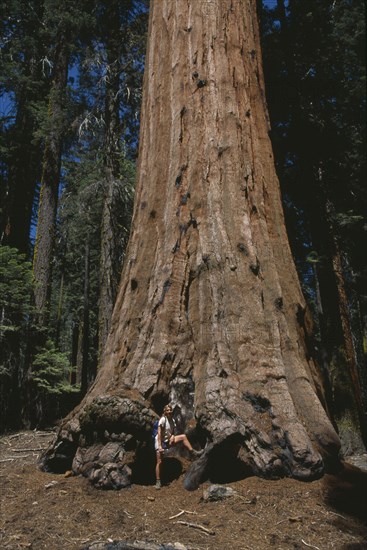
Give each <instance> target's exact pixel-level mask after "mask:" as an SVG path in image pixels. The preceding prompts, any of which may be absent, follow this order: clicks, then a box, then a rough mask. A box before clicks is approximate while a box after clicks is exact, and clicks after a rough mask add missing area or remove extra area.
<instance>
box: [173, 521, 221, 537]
mask: <svg viewBox="0 0 367 550" xmlns="http://www.w3.org/2000/svg"><path fill="white" fill-rule="evenodd" d="M175 523H179V524H180V525H187V527H192V528H193V529H199V530H200V531H204V533H206V534H207V535H215V531H211V530H210V529H207V528H206V527H204V526H203V525H199V523H189V522H188V521H175Z"/></svg>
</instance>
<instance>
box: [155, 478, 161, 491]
mask: <svg viewBox="0 0 367 550" xmlns="http://www.w3.org/2000/svg"><path fill="white" fill-rule="evenodd" d="M161 487H162V484H161V480H160V479H157V481H156V483H155V488H156V489H160V488H161Z"/></svg>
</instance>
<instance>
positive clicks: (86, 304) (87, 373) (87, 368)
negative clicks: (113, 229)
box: [81, 242, 95, 395]
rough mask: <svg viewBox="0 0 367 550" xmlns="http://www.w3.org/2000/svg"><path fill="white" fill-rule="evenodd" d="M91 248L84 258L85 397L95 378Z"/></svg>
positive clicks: (82, 380)
mask: <svg viewBox="0 0 367 550" xmlns="http://www.w3.org/2000/svg"><path fill="white" fill-rule="evenodd" d="M89 264H90V247H89V242H87V243H86V245H85V256H84V300H83V344H82V377H81V393H82V395H84V394H85V393H86V392H87V389H88V387H89V386H90V384H91V382H92V380H93V378H94V376H93V375H94V374H95V373H94V372H93V370H92V368H91V367H92V365H91V363H90V361H89V348H90V345H89V342H90V329H89V315H90V303H89V302H90V298H89V289H90V267H89Z"/></svg>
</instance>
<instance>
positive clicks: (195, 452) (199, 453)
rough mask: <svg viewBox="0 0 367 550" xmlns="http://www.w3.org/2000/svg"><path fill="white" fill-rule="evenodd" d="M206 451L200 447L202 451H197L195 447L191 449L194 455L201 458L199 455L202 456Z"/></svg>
mask: <svg viewBox="0 0 367 550" xmlns="http://www.w3.org/2000/svg"><path fill="white" fill-rule="evenodd" d="M203 452H204V449H200V451H197V450H196V449H193V450H192V451H191V455H192V456H194V457H195V458H199V456H201V455H202V454H203Z"/></svg>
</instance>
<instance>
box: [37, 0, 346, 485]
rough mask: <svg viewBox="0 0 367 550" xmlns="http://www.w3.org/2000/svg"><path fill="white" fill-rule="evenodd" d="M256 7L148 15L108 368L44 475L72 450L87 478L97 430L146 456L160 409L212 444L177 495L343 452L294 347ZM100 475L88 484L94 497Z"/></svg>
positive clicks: (299, 341)
mask: <svg viewBox="0 0 367 550" xmlns="http://www.w3.org/2000/svg"><path fill="white" fill-rule="evenodd" d="M255 6H256V1H255V0H249V1H246V2H243V1H240V0H233V1H231V2H227V0H215V1H213V2H206V1H204V0H188V1H186V2H171V1H170V0H159V1H153V3H152V6H151V13H150V27H149V46H148V55H147V61H146V68H145V82H144V100H143V111H142V117H141V132H140V153H139V155H140V156H139V175H138V183H137V190H136V202H135V210H134V217H133V227H132V235H131V238H130V242H129V247H128V253H127V261H126V262H125V267H124V270H123V275H122V282H121V286H120V289H119V293H118V297H117V301H116V305H115V309H114V313H113V318H112V325H111V331H110V334H109V337H108V340H107V345H106V348H105V353H104V360H103V366H102V368H101V369H100V371H99V373H98V376H97V379H96V382H95V383H94V385H93V386H92V388H91V390H90V391H89V393H88V394H87V396H86V398H85V400H84V401H83V403H82V404H81V405H80V406H79V407H78V408H77V409H76V410H75V411H74V412H73V413H72V414H71V415H70V416H69V417H68V418H67V419H66V420H65V422H64V424H63V426H62V428H61V430H60V434H59V437H58V440H57V443H56V445H54V446H53V447H52V448H51V449H50V450H49V452H48V453H47V454H46V455H45V457H44V459H43V464H44V467H46V468H51V467H53V468H59V469H61V468H62V467H63V466H66V465H67V463H68V460H69V463H70V460H71V458H70V455H72V454H73V453H74V452H75V451H76V448H77V447H79V448H78V450H77V452H76V456H75V459H74V463H73V468H74V470H75V471H84V472H85V469H84V470H83V464H84V463H85V461H86V460H87V458H88V451H87V449H86V446H87V445H89V444H90V440H89V443H88V444H87V443H86V441H87V439H86V438H82V439H80V436H81V435H83V434H87V433H88V434H91V433H92V432H93V430H94V433H95V434H96V438H97V440H98V441H99V442H100V444H101V446H103V444H104V443H105V442H106V437H107V441H108V439H109V436H108V435H106V434H108V433H112V432H113V433H114V434H116V430H119V431H120V432H124V433H127V432H128V433H130V434H131V435H132V437H133V439H135V440H137V441H144V440H149V438H150V427H151V424H152V422H153V419H154V411H155V412H160V410H161V406H162V405H163V404H164V403H166V402H167V401H169V400H170V401H171V402H173V404H174V405H175V413H176V414H178V413H180V414H181V415H182V416H183V417H184V418H185V419H186V420H191V421H192V420H193V417H194V416H195V417H196V420H197V429H196V432H195V433H196V434H197V436H198V438H199V440H200V438H201V441H202V442H203V441H204V440H206V442H207V444H208V445H207V447H206V451H205V453H204V455H203V457H202V458H200V459H199V460H198V461H197V462H195V463H194V464H193V466H192V467H191V468H190V470H189V472H188V473H187V476H186V480H185V486H186V487H187V488H188V489H193V488H195V487H197V485H198V483H199V482H200V480H201V479H203V478H204V477H205V476H207V475H211V474H212V473H213V472H215V471H216V468H218V469H219V470H220V471H221V472H222V473H223V472H228V467H229V464H230V459H233V458H234V457H236V460H237V461H238V462H239V463H241V464H242V466H243V468H244V470H243V472H242V473H244V472H245V471H246V472H247V473H248V472H252V473H255V474H258V475H265V476H284V475H287V476H293V477H297V478H301V479H312V478H315V477H317V476H320V475H322V472H323V470H324V462H323V458H322V457H324V458H330V457H333V456H335V455H336V454H337V452H338V448H339V440H338V437H337V435H336V434H335V432H334V429H333V427H332V425H331V423H330V421H329V419H328V417H327V415H326V413H325V410H324V408H323V406H322V405H321V402H320V399H323V394H322V388H321V385H320V379H319V377H318V374H317V371H316V368H315V365H314V363H313V360H312V358H311V357H310V356H309V354H308V350H307V349H306V345H305V323H306V307H305V302H304V299H303V296H302V293H301V290H300V285H299V282H298V278H297V273H296V270H295V266H294V264H293V259H292V255H291V252H290V248H289V245H288V240H287V235H286V231H285V225H284V218H283V212H282V206H281V199H280V192H279V184H278V181H277V177H276V173H275V169H274V159H273V154H272V150H271V144H270V140H269V137H268V131H269V124H268V117H267V111H266V106H265V99H264V83H263V75H262V66H261V51H260V41H259V35H258V27H257V19H256V9H255ZM103 430H104V431H103ZM97 434H100V435H97ZM114 437H115V436H114ZM111 438H112V436H111ZM120 441H122V439H120ZM63 445H64V447H63ZM121 445H122V443H121ZM56 449H57V453H56V452H55V451H56ZM100 456H101V455H100ZM119 456H120V455H119ZM119 461H120V459H117V458H116V463H117V466H116V468H115V471H114V475H116V476H117V478H118V472H119V471H120V470H119V469H118V463H119ZM122 462H123V460H122ZM120 463H121V461H120ZM100 472H101V469H100V466H99V470H98V472H97V466H94V467H91V468H90V469H89V470H88V474H86V475H89V477H90V478H91V479H92V480H93V481H94V482H96V481H95V480H96V479H99V480H100V481H98V483H99V484H101V483H102V481H101V478H100V475H101V474H100ZM109 475H110V476H111V473H109ZM118 479H120V478H118ZM119 483H120V486H121V485H123V482H122V481H119ZM107 485H108V483H107Z"/></svg>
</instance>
